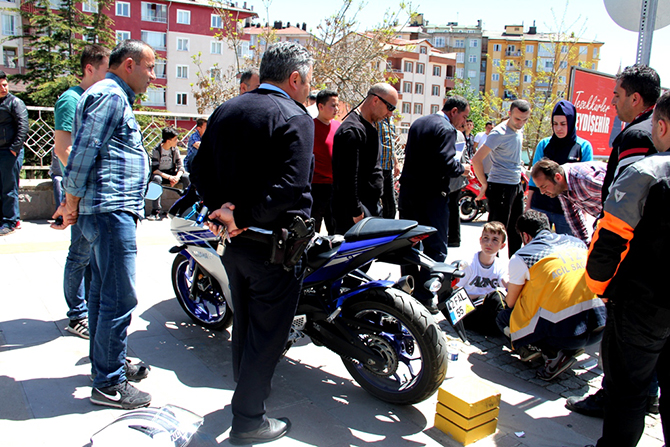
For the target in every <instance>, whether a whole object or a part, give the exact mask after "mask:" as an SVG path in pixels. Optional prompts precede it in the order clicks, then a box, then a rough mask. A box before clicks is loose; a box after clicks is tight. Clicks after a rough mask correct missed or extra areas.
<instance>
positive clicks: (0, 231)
mask: <svg viewBox="0 0 670 447" xmlns="http://www.w3.org/2000/svg"><path fill="white" fill-rule="evenodd" d="M15 231H16V227H15V226H13V225H9V224H2V226H0V236H7V235H8V234H12V233H13V232H15Z"/></svg>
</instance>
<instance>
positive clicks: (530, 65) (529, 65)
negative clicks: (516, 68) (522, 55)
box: [523, 59, 533, 68]
mask: <svg viewBox="0 0 670 447" xmlns="http://www.w3.org/2000/svg"><path fill="white" fill-rule="evenodd" d="M523 64H524V65H525V67H526V68H533V60H532V59H526V60H525V61H524V63H523Z"/></svg>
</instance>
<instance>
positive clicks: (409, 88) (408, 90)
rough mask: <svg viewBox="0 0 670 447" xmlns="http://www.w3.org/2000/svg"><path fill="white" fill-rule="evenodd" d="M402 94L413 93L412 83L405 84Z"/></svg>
mask: <svg viewBox="0 0 670 447" xmlns="http://www.w3.org/2000/svg"><path fill="white" fill-rule="evenodd" d="M402 92H403V93H412V83H411V82H405V83H403V85H402Z"/></svg>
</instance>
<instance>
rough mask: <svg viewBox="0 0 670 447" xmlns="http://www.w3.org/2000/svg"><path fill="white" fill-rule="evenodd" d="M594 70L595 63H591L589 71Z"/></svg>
mask: <svg viewBox="0 0 670 447" xmlns="http://www.w3.org/2000/svg"><path fill="white" fill-rule="evenodd" d="M595 69H596V63H595V62H591V70H595Z"/></svg>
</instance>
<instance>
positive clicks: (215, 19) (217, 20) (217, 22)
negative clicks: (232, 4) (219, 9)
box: [211, 14, 223, 28]
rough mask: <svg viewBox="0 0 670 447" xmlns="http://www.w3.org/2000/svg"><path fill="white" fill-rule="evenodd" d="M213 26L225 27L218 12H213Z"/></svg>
mask: <svg viewBox="0 0 670 447" xmlns="http://www.w3.org/2000/svg"><path fill="white" fill-rule="evenodd" d="M211 27H212V28H223V19H221V16H220V15H218V14H212V24H211Z"/></svg>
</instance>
